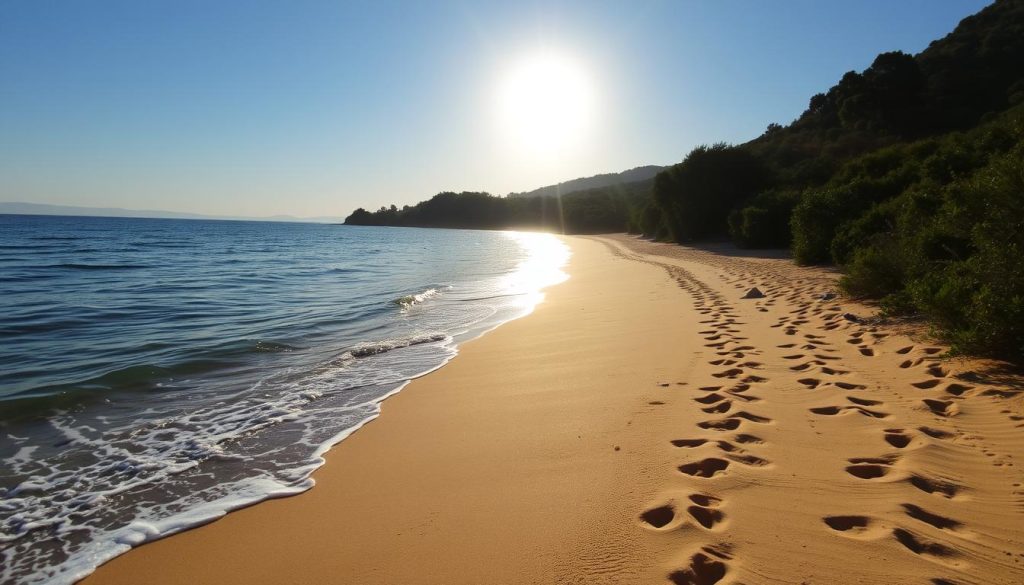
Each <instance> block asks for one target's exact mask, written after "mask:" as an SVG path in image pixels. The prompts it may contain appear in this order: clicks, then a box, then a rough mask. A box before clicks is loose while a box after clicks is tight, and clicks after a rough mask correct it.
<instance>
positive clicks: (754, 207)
mask: <svg viewBox="0 0 1024 585" xmlns="http://www.w3.org/2000/svg"><path fill="white" fill-rule="evenodd" d="M799 198H800V194H799V193H795V192H792V191H783V192H775V191H770V192H767V193H762V194H761V195H758V196H757V197H754V198H753V199H751V200H750V201H748V202H747V203H746V204H745V205H744V206H743V207H740V208H737V209H734V210H733V212H732V213H731V214H729V235H730V236H732V239H733V241H735V242H736V243H737V244H738V245H739V246H741V247H744V248H788V247H789V245H790V241H791V240H792V237H793V236H792V232H791V230H790V227H789V218H790V216H792V214H793V208H794V207H795V206H796V204H797V201H798V200H799Z"/></svg>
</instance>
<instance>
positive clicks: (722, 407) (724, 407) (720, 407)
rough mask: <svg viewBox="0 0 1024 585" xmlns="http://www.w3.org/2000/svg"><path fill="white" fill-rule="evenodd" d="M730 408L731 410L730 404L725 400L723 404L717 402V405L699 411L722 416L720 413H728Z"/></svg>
mask: <svg viewBox="0 0 1024 585" xmlns="http://www.w3.org/2000/svg"><path fill="white" fill-rule="evenodd" d="M730 408H732V402H730V401H728V400H726V401H725V402H719V403H718V404H716V405H714V406H709V407H707V408H702V409H701V410H702V411H703V412H706V413H708V414H714V413H717V414H722V413H726V412H729V409H730Z"/></svg>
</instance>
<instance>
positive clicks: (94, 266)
mask: <svg viewBox="0 0 1024 585" xmlns="http://www.w3.org/2000/svg"><path fill="white" fill-rule="evenodd" d="M41 268H66V269H69V270H139V269H142V268H151V266H147V265H145V264H82V263H78V262H65V263H63V264H50V265H49V266H42V267H41Z"/></svg>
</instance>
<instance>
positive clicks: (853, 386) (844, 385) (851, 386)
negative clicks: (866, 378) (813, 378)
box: [833, 382, 867, 390]
mask: <svg viewBox="0 0 1024 585" xmlns="http://www.w3.org/2000/svg"><path fill="white" fill-rule="evenodd" d="M833 384H835V385H836V387H837V388H842V389H843V390H865V389H867V386H865V385H864V384H851V383H849V382H833Z"/></svg>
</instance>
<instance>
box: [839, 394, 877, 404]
mask: <svg viewBox="0 0 1024 585" xmlns="http://www.w3.org/2000/svg"><path fill="white" fill-rule="evenodd" d="M846 399H847V400H849V401H850V402H852V403H854V404H859V405H861V406H878V405H879V404H881V401H878V400H868V399H867V398H856V397H854V396H847V397H846Z"/></svg>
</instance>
